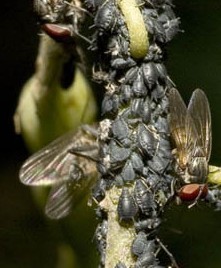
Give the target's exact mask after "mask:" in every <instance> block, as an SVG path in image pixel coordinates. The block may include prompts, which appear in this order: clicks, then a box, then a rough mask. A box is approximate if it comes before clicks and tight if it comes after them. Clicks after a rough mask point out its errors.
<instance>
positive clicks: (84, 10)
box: [64, 1, 94, 18]
mask: <svg viewBox="0 0 221 268" xmlns="http://www.w3.org/2000/svg"><path fill="white" fill-rule="evenodd" d="M64 3H65V4H67V5H69V6H71V7H73V8H75V9H77V10H81V11H83V12H84V13H86V14H87V15H89V16H90V17H91V18H93V17H94V16H93V15H92V14H91V13H90V12H89V11H88V10H86V9H85V8H83V7H79V6H75V5H74V4H72V3H69V2H68V1H64Z"/></svg>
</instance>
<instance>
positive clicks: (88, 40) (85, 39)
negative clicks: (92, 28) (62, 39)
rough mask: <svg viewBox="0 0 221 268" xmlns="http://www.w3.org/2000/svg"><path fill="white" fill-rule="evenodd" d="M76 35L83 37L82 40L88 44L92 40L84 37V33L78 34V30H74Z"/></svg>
mask: <svg viewBox="0 0 221 268" xmlns="http://www.w3.org/2000/svg"><path fill="white" fill-rule="evenodd" d="M74 33H75V34H76V35H77V36H78V37H80V38H81V39H83V40H84V41H86V42H87V43H88V44H90V45H91V44H92V41H91V40H90V39H88V38H87V37H85V36H84V35H82V34H80V33H79V32H77V31H75V32H74Z"/></svg>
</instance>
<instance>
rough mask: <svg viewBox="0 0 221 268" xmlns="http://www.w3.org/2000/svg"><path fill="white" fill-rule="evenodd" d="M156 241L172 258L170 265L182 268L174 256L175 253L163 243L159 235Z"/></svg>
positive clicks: (172, 267) (173, 267)
mask: <svg viewBox="0 0 221 268" xmlns="http://www.w3.org/2000/svg"><path fill="white" fill-rule="evenodd" d="M156 241H157V243H158V244H159V245H160V247H161V248H162V249H163V250H164V252H165V253H166V254H167V255H168V257H169V258H170V261H171V264H172V266H169V267H171V268H180V267H179V265H178V264H177V262H176V260H175V258H174V256H173V254H172V253H171V252H170V251H169V250H168V249H167V247H166V246H165V245H164V244H163V242H162V241H161V240H160V239H159V237H157V238H156ZM157 253H159V252H157ZM169 267H168V268H169Z"/></svg>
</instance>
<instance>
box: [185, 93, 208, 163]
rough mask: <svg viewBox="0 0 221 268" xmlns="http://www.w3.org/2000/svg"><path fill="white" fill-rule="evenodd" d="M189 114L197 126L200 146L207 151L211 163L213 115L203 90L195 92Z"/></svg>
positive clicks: (190, 103) (206, 154)
mask: <svg viewBox="0 0 221 268" xmlns="http://www.w3.org/2000/svg"><path fill="white" fill-rule="evenodd" d="M188 113H189V114H190V115H191V117H192V119H193V121H194V125H195V126H196V130H197V136H198V139H197V141H198V145H199V146H201V147H202V148H203V149H204V150H205V156H206V158H207V160H208V161H209V159H210V154H211V146H212V131H211V113H210V107H209V102H208V99H207V97H206V95H205V93H204V92H203V91H202V90H201V89H196V90H195V91H194V92H193V95H192V97H191V100H190V102H189V106H188Z"/></svg>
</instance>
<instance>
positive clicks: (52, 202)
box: [45, 159, 97, 219]
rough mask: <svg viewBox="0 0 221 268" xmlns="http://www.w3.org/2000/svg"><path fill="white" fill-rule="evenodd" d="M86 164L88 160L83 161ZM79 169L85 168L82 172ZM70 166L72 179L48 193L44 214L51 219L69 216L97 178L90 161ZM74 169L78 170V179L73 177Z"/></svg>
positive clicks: (57, 185) (54, 187)
mask: <svg viewBox="0 0 221 268" xmlns="http://www.w3.org/2000/svg"><path fill="white" fill-rule="evenodd" d="M85 161H86V162H87V161H88V160H86V159H85ZM81 167H82V168H83V167H85V170H84V171H83V170H82V169H81ZM81 167H80V166H79V165H72V171H71V173H73V174H74V175H73V177H72V176H71V177H70V179H69V181H66V182H61V183H58V184H56V185H54V186H53V187H52V189H51V191H50V193H49V196H48V200H47V203H46V206H45V213H46V215H47V216H48V217H49V218H51V219H60V218H63V217H66V216H67V215H68V214H70V212H71V210H72V208H73V207H74V206H76V205H77V204H78V203H79V202H80V201H81V199H82V198H83V197H84V196H86V195H87V194H88V192H89V190H90V186H91V185H92V184H93V183H94V181H95V179H96V178H97V171H96V164H95V162H92V163H91V161H90V163H89V162H88V164H86V163H84V165H83V166H82V165H81ZM76 169H78V170H79V172H78V174H80V176H79V177H78V178H76V177H75V173H76Z"/></svg>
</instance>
